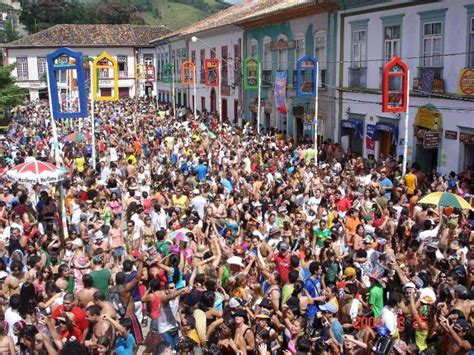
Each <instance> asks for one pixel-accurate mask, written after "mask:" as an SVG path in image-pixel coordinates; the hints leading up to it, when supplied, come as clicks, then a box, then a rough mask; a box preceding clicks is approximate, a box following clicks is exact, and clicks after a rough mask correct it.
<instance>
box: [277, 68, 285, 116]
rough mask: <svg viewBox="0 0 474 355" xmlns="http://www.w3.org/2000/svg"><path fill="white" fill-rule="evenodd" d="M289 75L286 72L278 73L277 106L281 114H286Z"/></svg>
mask: <svg viewBox="0 0 474 355" xmlns="http://www.w3.org/2000/svg"><path fill="white" fill-rule="evenodd" d="M287 80H288V74H287V72H286V71H277V72H276V79H275V106H276V108H277V110H278V112H280V113H285V114H286V82H287Z"/></svg>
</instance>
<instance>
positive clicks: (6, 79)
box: [0, 64, 27, 111]
mask: <svg viewBox="0 0 474 355" xmlns="http://www.w3.org/2000/svg"><path fill="white" fill-rule="evenodd" d="M13 69H15V64H10V65H7V66H4V67H3V68H0V110H2V111H3V110H9V109H11V108H13V107H15V106H18V105H20V104H21V103H22V102H23V101H24V100H25V97H26V94H27V90H25V89H22V88H19V87H18V86H17V85H16V81H15V78H14V77H13V76H12V71H13Z"/></svg>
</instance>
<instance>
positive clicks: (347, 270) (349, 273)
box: [342, 266, 357, 279]
mask: <svg viewBox="0 0 474 355" xmlns="http://www.w3.org/2000/svg"><path fill="white" fill-rule="evenodd" d="M355 275H357V272H356V269H354V268H353V267H350V266H348V267H346V268H345V269H344V274H343V275H342V278H343V279H345V278H348V277H353V276H355Z"/></svg>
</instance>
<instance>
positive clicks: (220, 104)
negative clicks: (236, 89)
mask: <svg viewBox="0 0 474 355" xmlns="http://www.w3.org/2000/svg"><path fill="white" fill-rule="evenodd" d="M191 41H192V42H193V43H196V42H198V41H199V42H201V43H202V44H204V45H205V46H206V47H207V48H209V50H210V51H211V52H214V55H215V56H216V57H217V53H216V51H215V50H213V49H212V47H211V46H210V45H209V43H207V42H206V41H204V40H202V39H200V38H198V37H196V36H192V37H191ZM217 58H218V59H219V63H218V70H219V86H218V87H217V100H218V101H219V102H218V107H219V121H220V122H221V123H222V91H221V90H222V86H221V81H222V64H221V61H222V58H221V57H217ZM201 70H202V68H201Z"/></svg>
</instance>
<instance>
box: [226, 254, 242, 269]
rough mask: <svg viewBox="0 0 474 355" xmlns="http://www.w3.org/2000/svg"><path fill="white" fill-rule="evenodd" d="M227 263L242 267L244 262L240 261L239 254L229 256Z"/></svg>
mask: <svg viewBox="0 0 474 355" xmlns="http://www.w3.org/2000/svg"><path fill="white" fill-rule="evenodd" d="M227 264H229V265H237V266H241V267H244V264H243V263H242V258H241V257H240V256H231V257H230V258H229V259H227Z"/></svg>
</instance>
